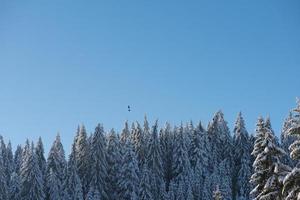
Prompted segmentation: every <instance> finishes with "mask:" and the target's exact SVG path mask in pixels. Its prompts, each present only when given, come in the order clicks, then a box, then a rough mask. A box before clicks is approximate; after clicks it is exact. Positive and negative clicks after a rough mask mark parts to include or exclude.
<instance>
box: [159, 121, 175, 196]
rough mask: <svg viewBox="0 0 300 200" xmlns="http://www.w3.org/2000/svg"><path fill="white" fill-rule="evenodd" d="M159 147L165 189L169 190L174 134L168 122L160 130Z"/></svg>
mask: <svg viewBox="0 0 300 200" xmlns="http://www.w3.org/2000/svg"><path fill="white" fill-rule="evenodd" d="M159 140H160V148H161V158H162V165H163V171H164V179H165V182H166V191H169V184H170V181H171V179H172V157H173V140H174V134H173V132H172V129H171V125H170V124H169V123H166V124H165V127H164V128H163V129H161V130H160V137H159Z"/></svg>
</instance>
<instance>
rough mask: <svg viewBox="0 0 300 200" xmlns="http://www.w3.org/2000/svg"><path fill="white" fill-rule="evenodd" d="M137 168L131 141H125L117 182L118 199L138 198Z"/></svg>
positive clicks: (130, 199)
mask: <svg viewBox="0 0 300 200" xmlns="http://www.w3.org/2000/svg"><path fill="white" fill-rule="evenodd" d="M138 186H139V167H138V163H137V159H136V155H135V153H134V150H133V145H132V143H131V141H129V140H127V141H126V143H125V146H124V156H123V158H122V168H121V172H120V177H119V181H118V188H119V189H120V191H119V199H120V200H132V199H136V198H137V197H138Z"/></svg>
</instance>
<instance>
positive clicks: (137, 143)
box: [132, 122, 146, 169]
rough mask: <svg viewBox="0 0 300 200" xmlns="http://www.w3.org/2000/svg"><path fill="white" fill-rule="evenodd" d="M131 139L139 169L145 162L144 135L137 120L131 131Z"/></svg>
mask: <svg viewBox="0 0 300 200" xmlns="http://www.w3.org/2000/svg"><path fill="white" fill-rule="evenodd" d="M132 141H133V145H134V150H135V152H136V155H137V159H138V163H139V167H140V169H141V167H142V166H143V165H144V164H145V157H146V141H145V137H144V132H143V130H142V128H141V126H140V124H139V123H138V122H137V126H136V128H134V129H133V132H132Z"/></svg>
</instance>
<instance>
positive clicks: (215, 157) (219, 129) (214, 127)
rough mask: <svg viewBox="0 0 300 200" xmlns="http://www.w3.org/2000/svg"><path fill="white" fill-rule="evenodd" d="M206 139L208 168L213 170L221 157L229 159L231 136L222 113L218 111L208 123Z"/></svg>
mask: <svg viewBox="0 0 300 200" xmlns="http://www.w3.org/2000/svg"><path fill="white" fill-rule="evenodd" d="M207 132H208V140H209V141H210V149H209V151H210V152H211V153H210V159H209V169H210V170H213V169H214V166H217V165H218V164H219V163H220V162H221V161H222V160H223V159H225V158H228V159H231V156H232V138H231V136H230V131H229V128H228V126H227V122H226V121H225V120H224V114H223V113H222V112H221V111H218V112H217V113H216V114H215V115H214V117H213V120H212V121H211V122H210V123H209V124H208V129H207Z"/></svg>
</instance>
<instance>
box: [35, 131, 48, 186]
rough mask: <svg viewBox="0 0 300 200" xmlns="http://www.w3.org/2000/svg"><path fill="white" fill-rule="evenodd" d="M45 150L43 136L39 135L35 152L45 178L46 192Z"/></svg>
mask: <svg viewBox="0 0 300 200" xmlns="http://www.w3.org/2000/svg"><path fill="white" fill-rule="evenodd" d="M44 153H45V150H44V145H43V142H42V138H41V137H39V139H38V142H37V145H36V147H35V154H36V157H37V162H38V166H39V168H40V171H41V174H42V178H43V184H44V192H46V190H45V189H46V188H45V183H46V165H47V164H46V159H45V155H44Z"/></svg>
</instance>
